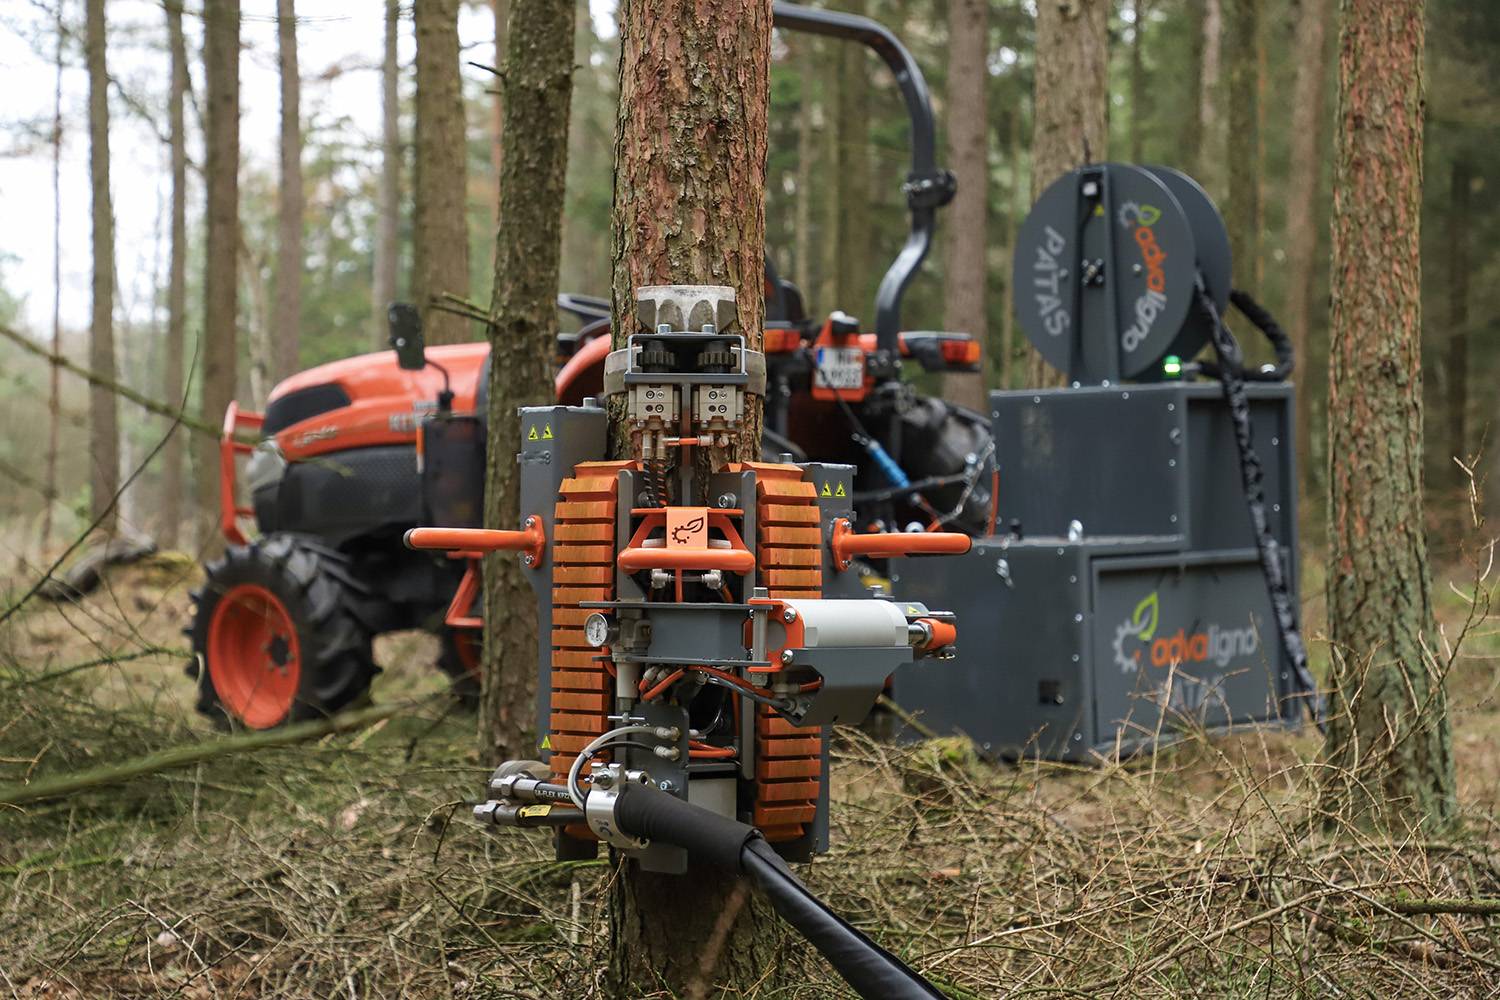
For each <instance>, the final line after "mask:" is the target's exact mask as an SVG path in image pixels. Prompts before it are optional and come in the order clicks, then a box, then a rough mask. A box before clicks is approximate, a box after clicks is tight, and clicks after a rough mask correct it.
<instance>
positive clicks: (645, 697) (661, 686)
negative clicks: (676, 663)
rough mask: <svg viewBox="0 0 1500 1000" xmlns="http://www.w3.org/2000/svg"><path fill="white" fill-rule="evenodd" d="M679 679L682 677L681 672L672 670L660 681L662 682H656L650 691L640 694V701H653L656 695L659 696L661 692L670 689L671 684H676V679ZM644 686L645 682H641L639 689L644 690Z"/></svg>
mask: <svg viewBox="0 0 1500 1000" xmlns="http://www.w3.org/2000/svg"><path fill="white" fill-rule="evenodd" d="M680 677H682V671H681V670H674V671H672V672H671V673H670V674H668V675H667V676H666V679H665V680H662V681H660V682H658V683H657V684H656V685H655V686H653V687H652V688H651V690H649V691H646V692H645V693H644V694H642V695H641V701H651V700H653V699H655V698H656V696H657V695H659V694H661V693H662V692H663V691H665V690H666V689H667V688H669V687H671V686H672V685H673V684H676V683H677V681H678V679H679V678H680ZM645 686H646V682H645V681H641V687H642V688H644V687H645Z"/></svg>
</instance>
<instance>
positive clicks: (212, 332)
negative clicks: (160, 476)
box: [196, 0, 240, 544]
mask: <svg viewBox="0 0 1500 1000" xmlns="http://www.w3.org/2000/svg"><path fill="white" fill-rule="evenodd" d="M203 36H204V38H203V48H204V62H205V64H206V66H205V69H206V73H205V77H206V82H207V103H208V114H207V128H206V132H207V136H206V138H205V143H204V145H205V146H206V151H207V162H206V164H205V166H204V180H205V182H206V187H207V189H208V206H207V209H206V210H205V213H204V215H205V221H206V222H207V227H208V237H207V240H206V246H205V250H204V265H203V338H202V343H203V349H202V354H203V419H204V422H206V423H208V424H211V425H217V424H219V423H221V422H222V421H223V419H224V410H225V408H226V407H228V406H229V403H230V401H231V400H232V399H233V398H234V392H235V385H236V381H235V361H236V344H237V342H238V336H237V335H236V329H235V321H236V319H237V317H238V311H239V294H238V291H239V282H238V280H237V278H238V270H237V268H236V264H237V262H238V259H239V248H240V217H239V203H240V188H239V168H240V4H239V0H216V2H214V3H211V4H208V5H207V6H206V7H205V8H204V11H203ZM197 443H198V449H197V469H196V472H197V480H198V510H199V512H200V514H202V515H211V514H212V512H213V511H215V510H217V509H218V501H219V445H218V442H217V441H215V440H213V439H212V438H210V437H199V439H198V442H197ZM206 520H207V521H208V523H210V524H211V523H212V521H213V519H212V517H211V516H209V517H207V518H206ZM214 536H215V533H214V532H213V531H212V530H210V532H209V535H208V538H207V539H206V540H209V541H210V544H212V543H211V539H212V538H213V537H214Z"/></svg>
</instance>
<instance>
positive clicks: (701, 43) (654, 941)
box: [608, 0, 782, 996]
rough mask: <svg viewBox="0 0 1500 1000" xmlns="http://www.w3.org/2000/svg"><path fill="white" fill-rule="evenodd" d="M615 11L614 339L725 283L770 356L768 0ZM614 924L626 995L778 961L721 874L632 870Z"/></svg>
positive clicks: (754, 418)
mask: <svg viewBox="0 0 1500 1000" xmlns="http://www.w3.org/2000/svg"><path fill="white" fill-rule="evenodd" d="M620 15H621V16H620V77H619V80H620V89H619V94H620V105H619V107H620V117H619V123H618V128H617V131H616V135H615V156H616V165H617V166H616V172H615V192H614V239H613V260H614V283H613V297H614V316H615V323H614V337H615V343H616V345H622V344H623V337H624V336H625V335H626V334H627V333H628V332H630V331H631V330H633V329H634V327H633V322H634V315H635V306H634V290H635V288H637V287H638V286H640V285H650V284H664V283H683V284H716V285H731V286H733V287H734V289H735V291H736V293H737V296H738V303H739V322H740V327H741V329H742V331H743V332H744V334H745V337H746V339H747V341H748V343H749V346H750V347H751V348H752V349H754V350H760V349H761V317H762V315H763V312H762V305H763V304H762V282H761V272H762V258H763V254H764V246H765V171H766V141H767V127H768V123H767V115H768V111H769V104H770V62H771V5H770V2H769V0H625V2H624V3H622V4H621V8H620ZM746 402H747V414H746V416H747V419H746V421H745V426H744V429H743V431H742V432H741V436H740V440H739V442H738V445H737V448H736V451H737V453H738V454H737V455H736V456H733V457H735V458H738V459H753V458H756V457H758V456H759V453H760V424H761V421H760V405H759V400H758V398H756V397H750V398H749V399H747V401H746ZM683 914H690V915H691V919H688V920H684V919H683ZM721 925H722V928H723V929H722V931H721V932H720V933H716V929H717V928H719V927H720V926H721ZM610 926H611V935H612V948H611V956H610V964H609V973H608V975H609V982H610V987H611V990H612V995H615V996H641V995H643V994H645V993H648V992H653V991H655V990H658V989H662V988H665V989H667V990H669V991H671V992H672V994H673V995H682V994H689V995H691V994H693V993H695V992H697V991H698V990H700V989H703V988H704V987H705V986H706V984H708V983H710V982H726V981H727V982H729V983H731V984H738V985H740V986H743V985H745V984H747V983H750V982H757V981H760V982H762V984H764V979H763V977H765V976H767V975H769V976H771V977H772V978H773V979H775V978H777V976H776V970H778V969H779V968H781V967H782V966H781V963H780V962H778V956H777V955H776V950H777V948H776V942H777V941H778V939H779V937H780V935H779V934H778V933H777V927H776V918H775V916H774V914H773V913H772V912H771V910H770V908H769V906H768V905H767V904H766V903H765V901H764V900H763V899H761V898H760V897H759V896H757V895H755V894H749V895H746V894H745V890H743V889H742V888H739V887H738V884H737V883H736V882H735V881H733V880H731V879H729V878H728V877H726V876H725V875H724V874H723V873H720V872H716V871H701V872H692V873H689V874H688V875H687V876H685V877H684V876H666V875H656V874H647V873H643V872H640V871H638V870H637V869H636V868H635V867H634V866H633V865H629V864H626V865H623V866H622V867H621V869H620V870H619V872H618V878H616V879H615V880H614V883H613V887H612V891H611V896H610ZM705 966H706V967H705ZM710 992H712V993H713V994H714V995H717V993H718V991H717V990H711V991H710Z"/></svg>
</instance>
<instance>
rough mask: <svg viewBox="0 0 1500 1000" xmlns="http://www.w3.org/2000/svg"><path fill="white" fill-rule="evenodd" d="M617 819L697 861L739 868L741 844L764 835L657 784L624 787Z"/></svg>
mask: <svg viewBox="0 0 1500 1000" xmlns="http://www.w3.org/2000/svg"><path fill="white" fill-rule="evenodd" d="M615 822H616V823H618V824H619V825H620V829H622V830H624V831H625V832H627V833H631V834H634V835H635V836H637V837H645V838H646V839H647V840H659V841H661V842H663V843H666V844H673V845H675V846H677V847H681V848H683V849H684V850H686V851H687V852H688V854H689V855H690V856H691V857H692V858H693V860H695V861H701V862H704V863H706V864H710V865H714V866H715V867H719V868H728V869H730V870H731V871H736V872H737V871H739V870H740V850H741V848H743V847H744V846H745V842H746V841H748V840H750V839H752V838H754V837H758V836H760V835H759V834H758V833H756V831H755V828H754V827H753V826H747V825H745V824H744V823H741V822H739V821H737V820H733V819H730V818H729V817H727V816H720V815H719V814H718V813H714V812H709V811H708V810H707V809H702V808H700V807H698V806H695V805H692V804H691V803H689V802H685V801H683V800H682V799H679V798H678V797H677V796H675V795H673V794H671V793H670V792H664V791H662V790H661V789H659V788H657V787H656V786H655V785H634V784H631V785H624V786H623V787H621V789H620V794H619V796H618V797H617V798H616V800H615Z"/></svg>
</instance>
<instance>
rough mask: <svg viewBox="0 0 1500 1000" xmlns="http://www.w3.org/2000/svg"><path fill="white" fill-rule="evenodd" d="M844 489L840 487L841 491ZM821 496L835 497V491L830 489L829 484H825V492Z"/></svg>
mask: <svg viewBox="0 0 1500 1000" xmlns="http://www.w3.org/2000/svg"><path fill="white" fill-rule="evenodd" d="M842 488H843V487H840V489H842ZM821 495H822V496H825V497H831V496H833V491H832V490H831V489H829V488H828V484H827V483H824V484H823V492H822V494H821Z"/></svg>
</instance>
